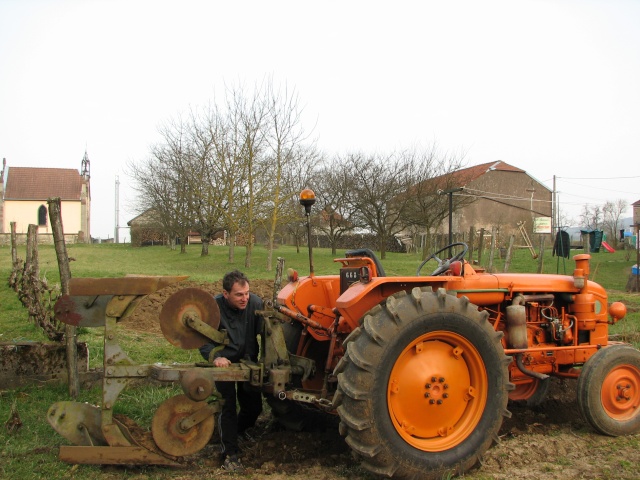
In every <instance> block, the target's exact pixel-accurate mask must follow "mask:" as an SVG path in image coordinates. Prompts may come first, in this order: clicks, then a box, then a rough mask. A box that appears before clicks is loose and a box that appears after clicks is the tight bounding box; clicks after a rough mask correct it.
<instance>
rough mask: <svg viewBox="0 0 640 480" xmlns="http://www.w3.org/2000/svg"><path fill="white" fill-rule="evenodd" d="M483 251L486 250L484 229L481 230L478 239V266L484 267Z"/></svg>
mask: <svg viewBox="0 0 640 480" xmlns="http://www.w3.org/2000/svg"><path fill="white" fill-rule="evenodd" d="M483 249H484V227H483V228H481V229H480V238H479V239H478V265H482V250H483Z"/></svg>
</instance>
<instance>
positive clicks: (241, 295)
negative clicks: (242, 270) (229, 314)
mask: <svg viewBox="0 0 640 480" xmlns="http://www.w3.org/2000/svg"><path fill="white" fill-rule="evenodd" d="M222 295H223V296H224V298H226V299H227V302H228V303H229V305H231V306H232V307H234V308H237V309H238V310H244V309H245V308H247V303H249V283H247V282H245V283H244V285H241V284H240V282H236V283H234V284H233V287H231V291H230V292H227V291H226V290H223V291H222Z"/></svg>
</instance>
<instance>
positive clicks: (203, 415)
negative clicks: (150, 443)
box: [151, 395, 215, 457]
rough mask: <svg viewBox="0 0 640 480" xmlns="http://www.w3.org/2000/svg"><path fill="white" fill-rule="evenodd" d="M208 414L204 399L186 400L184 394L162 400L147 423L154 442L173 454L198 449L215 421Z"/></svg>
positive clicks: (209, 413)
mask: <svg viewBox="0 0 640 480" xmlns="http://www.w3.org/2000/svg"><path fill="white" fill-rule="evenodd" d="M212 413H213V412H212V410H211V408H210V407H209V405H208V404H207V403H206V402H195V401H193V400H189V398H187V396H186V395H178V396H175V397H171V398H169V399H168V400H165V401H164V402H163V403H162V404H161V405H160V407H159V408H158V410H157V411H156V413H155V415H154V416H153V421H152V424H151V433H152V434H153V439H154V440H155V442H156V445H158V447H159V448H160V449H161V450H162V451H163V452H165V453H168V454H169V455H174V456H176V457H181V456H184V455H191V454H193V453H196V452H198V451H199V450H201V449H202V448H203V447H204V446H205V445H206V444H207V442H208V441H209V439H210V438H211V435H212V434H213V428H214V426H215V421H214V417H213V414H212Z"/></svg>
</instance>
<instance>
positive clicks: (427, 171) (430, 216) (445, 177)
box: [402, 145, 475, 257]
mask: <svg viewBox="0 0 640 480" xmlns="http://www.w3.org/2000/svg"><path fill="white" fill-rule="evenodd" d="M404 155H405V157H407V161H406V168H407V170H408V172H407V173H408V175H409V176H410V179H411V186H410V187H409V189H408V190H407V194H408V196H409V202H408V205H407V208H406V209H405V210H404V215H403V218H402V222H403V224H404V225H405V226H406V227H407V228H408V229H409V230H410V231H413V232H422V233H430V232H432V231H433V230H435V229H436V228H437V227H438V226H439V225H440V224H441V223H442V221H443V220H444V219H446V218H447V217H448V215H449V198H448V195H443V193H444V192H451V191H452V190H454V189H456V188H459V187H462V186H463V185H464V184H465V183H466V181H467V179H466V178H463V177H461V175H460V174H457V172H458V171H459V170H460V169H461V168H462V167H463V160H464V156H462V155H460V156H457V155H449V154H444V155H443V154H439V153H438V150H437V147H436V146H435V145H433V146H431V147H430V148H428V149H425V150H409V151H406V152H404ZM452 193H453V192H452ZM473 201H475V198H474V197H470V196H456V198H455V202H453V209H452V211H453V212H455V211H456V210H459V209H461V208H463V207H465V206H467V205H469V204H471V203H472V202H473ZM425 238H426V241H425V242H424V243H423V251H422V254H423V257H424V256H425V255H426V254H427V253H428V252H429V251H430V249H431V245H430V243H429V240H430V238H431V237H430V235H426V236H425Z"/></svg>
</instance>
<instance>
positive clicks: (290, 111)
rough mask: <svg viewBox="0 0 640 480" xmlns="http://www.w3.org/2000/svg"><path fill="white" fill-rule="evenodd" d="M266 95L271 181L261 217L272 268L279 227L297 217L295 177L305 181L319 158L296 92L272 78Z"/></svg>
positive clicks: (266, 131)
mask: <svg viewBox="0 0 640 480" xmlns="http://www.w3.org/2000/svg"><path fill="white" fill-rule="evenodd" d="M265 94H266V101H267V106H268V109H267V117H266V122H265V142H266V146H267V149H266V152H265V163H266V174H267V179H268V181H267V182H265V185H264V190H263V192H264V194H266V198H265V200H266V201H265V202H264V203H263V206H264V207H266V209H265V211H264V214H263V215H262V216H260V217H259V218H262V219H263V222H264V223H263V224H264V229H265V232H266V236H267V263H266V269H267V271H271V268H272V263H273V248H274V243H275V237H276V233H277V231H278V227H279V226H280V225H283V224H286V223H288V222H289V221H290V220H292V219H293V218H295V217H296V216H297V211H296V210H291V209H290V208H289V207H290V199H291V197H292V196H293V195H296V194H297V193H298V192H299V191H300V185H299V184H298V185H296V184H295V180H294V179H296V178H297V179H298V181H299V182H301V183H302V184H304V183H306V182H305V179H306V178H307V177H308V172H309V170H310V169H311V168H312V165H313V163H314V162H315V161H317V153H316V151H315V149H314V147H313V146H312V145H306V142H307V141H308V134H307V133H306V132H305V130H304V128H303V126H302V121H301V116H302V108H301V107H300V106H299V100H298V95H297V93H296V92H295V91H291V92H290V91H289V90H288V89H287V87H286V86H285V87H282V88H278V89H276V88H275V87H274V85H273V83H272V82H271V81H270V82H268V84H267V88H266V92H265Z"/></svg>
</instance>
